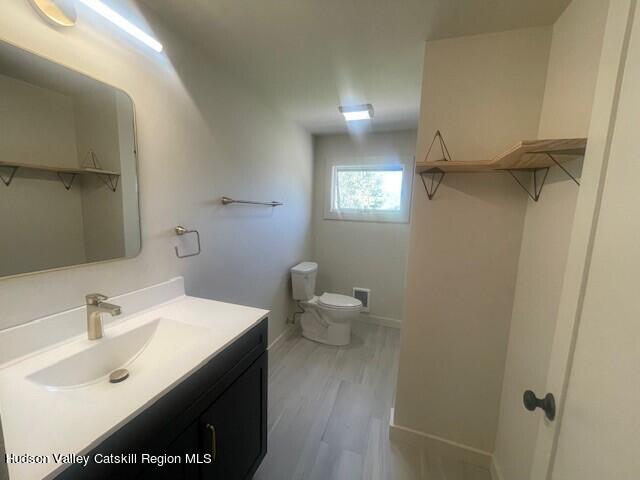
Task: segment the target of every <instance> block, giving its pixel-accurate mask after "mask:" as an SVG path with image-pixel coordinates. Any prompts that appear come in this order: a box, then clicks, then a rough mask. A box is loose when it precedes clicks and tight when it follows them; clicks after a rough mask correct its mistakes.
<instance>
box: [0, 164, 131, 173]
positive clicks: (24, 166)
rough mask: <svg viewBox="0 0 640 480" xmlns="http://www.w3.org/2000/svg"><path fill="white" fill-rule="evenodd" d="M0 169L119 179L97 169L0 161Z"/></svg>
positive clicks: (107, 171) (108, 171) (106, 171)
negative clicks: (103, 176) (105, 176)
mask: <svg viewBox="0 0 640 480" xmlns="http://www.w3.org/2000/svg"><path fill="white" fill-rule="evenodd" d="M0 167H5V168H22V169H24V170H36V171H40V172H54V173H68V174H76V175H111V176H113V177H119V176H120V174H119V173H118V172H112V171H110V170H100V169H98V168H69V167H52V166H49V165H32V164H29V163H16V162H4V161H1V160H0Z"/></svg>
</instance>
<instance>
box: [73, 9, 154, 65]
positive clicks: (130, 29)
mask: <svg viewBox="0 0 640 480" xmlns="http://www.w3.org/2000/svg"><path fill="white" fill-rule="evenodd" d="M79 1H80V3H82V4H83V5H86V6H87V7H89V8H90V9H91V10H93V11H94V12H96V13H97V14H99V15H101V16H103V17H104V18H106V19H107V20H109V21H110V22H111V23H113V24H114V25H116V26H118V27H119V28H121V29H122V30H124V31H125V32H127V33H128V34H129V35H131V36H132V37H135V38H136V39H138V40H140V41H141V42H142V43H144V44H145V45H146V46H148V47H149V48H151V49H153V50H155V51H156V52H158V53H160V52H161V51H162V49H163V47H162V44H161V43H160V42H158V41H157V40H156V39H155V38H153V37H152V36H151V35H149V34H147V33H145V32H143V31H142V30H140V29H139V28H138V27H136V26H135V25H134V24H133V23H131V22H130V21H129V20H127V19H126V18H124V17H123V16H122V15H120V14H119V13H117V12H115V11H113V10H111V9H110V8H109V7H107V6H106V5H105V4H104V3H102V2H101V1H100V0H79Z"/></svg>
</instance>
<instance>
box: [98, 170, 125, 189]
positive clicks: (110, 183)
mask: <svg viewBox="0 0 640 480" xmlns="http://www.w3.org/2000/svg"><path fill="white" fill-rule="evenodd" d="M98 177H99V178H100V180H102V182H103V183H104V184H105V185H106V186H107V187H108V188H109V190H111V191H112V192H115V191H116V190H117V189H118V181H119V180H120V177H118V176H117V175H109V174H106V173H105V174H100V175H98Z"/></svg>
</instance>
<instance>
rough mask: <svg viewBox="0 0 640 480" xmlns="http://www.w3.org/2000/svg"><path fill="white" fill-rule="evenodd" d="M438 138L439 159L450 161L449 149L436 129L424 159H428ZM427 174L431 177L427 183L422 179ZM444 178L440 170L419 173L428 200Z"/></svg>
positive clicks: (431, 198)
mask: <svg viewBox="0 0 640 480" xmlns="http://www.w3.org/2000/svg"><path fill="white" fill-rule="evenodd" d="M436 140H438V144H439V145H440V151H441V152H442V158H441V159H440V160H439V161H445V162H450V161H451V154H450V153H449V149H448V148H447V144H446V143H445V141H444V138H443V137H442V133H440V130H436V134H435V135H434V136H433V140H431V145H429V149H428V150H427V154H426V155H425V156H424V161H425V162H428V161H429V155H430V154H431V150H432V149H433V145H434V144H435V143H436ZM425 175H427V176H429V177H430V178H431V181H430V182H429V185H427V182H426V181H425V179H424V176H425ZM443 178H444V172H443V171H442V170H438V169H434V170H432V171H429V172H422V173H420V179H421V180H422V185H424V190H425V191H426V192H427V197H428V198H429V200H433V197H434V196H435V195H436V192H437V191H438V187H439V186H440V184H441V183H442V179H443Z"/></svg>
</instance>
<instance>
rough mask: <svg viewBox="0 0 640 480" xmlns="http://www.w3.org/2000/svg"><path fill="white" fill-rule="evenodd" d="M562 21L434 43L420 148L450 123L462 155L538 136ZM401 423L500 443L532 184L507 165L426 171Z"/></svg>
mask: <svg viewBox="0 0 640 480" xmlns="http://www.w3.org/2000/svg"><path fill="white" fill-rule="evenodd" d="M550 40H551V28H534V29H525V30H515V31H509V32H503V33H496V34H489V35H478V36H471V37H461V38H455V39H448V40H441V41H436V42H427V45H426V51H425V62H424V76H423V89H422V108H421V119H420V127H419V130H418V147H417V152H418V158H422V157H424V155H425V153H426V151H427V148H428V146H429V143H430V142H431V140H432V138H433V135H434V133H435V131H436V129H440V130H441V131H442V133H443V135H444V138H445V141H446V143H447V146H448V147H449V150H450V152H451V154H452V156H453V158H454V159H455V160H482V159H487V158H490V157H492V156H493V155H496V154H497V153H499V152H501V151H503V150H504V149H506V148H507V147H509V146H511V145H512V144H514V143H515V142H517V141H518V140H522V139H528V138H535V137H536V136H537V133H538V121H539V118H540V110H541V105H542V98H543V94H544V85H545V77H546V69H547V61H548V53H549V45H550ZM414 183H415V185H414V195H413V210H412V225H411V232H410V235H409V261H408V267H407V287H406V290H407V292H406V313H405V322H404V325H403V330H402V337H401V347H400V348H401V349H400V369H399V378H398V388H397V394H396V406H395V423H396V425H398V426H400V427H406V428H410V429H413V430H417V431H420V432H422V433H425V434H428V435H432V436H436V437H439V438H442V439H445V440H448V441H452V442H456V443H458V444H462V445H464V446H467V447H472V448H474V449H478V450H480V451H483V452H486V458H489V457H488V455H489V454H490V453H491V452H492V451H493V448H494V441H495V433H496V429H497V423H498V407H499V401H500V395H501V391H502V379H503V371H504V361H505V356H506V349H507V338H508V334H509V324H510V320H511V312H512V306H513V293H514V290H515V281H516V272H517V265H518V259H519V254H520V243H521V234H522V227H523V222H524V213H525V206H526V194H525V193H524V192H523V191H522V190H520V188H519V187H518V186H517V184H516V183H515V182H514V181H513V179H511V178H510V177H509V175H507V174H457V175H448V176H447V177H446V178H445V179H444V181H443V184H442V185H441V186H440V189H439V190H438V192H437V194H436V196H435V198H434V200H432V201H429V200H428V199H427V196H426V194H425V192H424V189H423V187H422V185H421V183H420V179H419V177H418V178H416V180H415V182H414Z"/></svg>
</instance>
